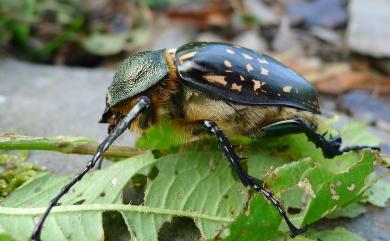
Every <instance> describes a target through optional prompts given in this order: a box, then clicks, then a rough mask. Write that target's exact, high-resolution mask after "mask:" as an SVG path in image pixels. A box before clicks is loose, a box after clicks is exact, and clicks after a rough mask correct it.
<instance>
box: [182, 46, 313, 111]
mask: <svg viewBox="0 0 390 241" xmlns="http://www.w3.org/2000/svg"><path fill="white" fill-rule="evenodd" d="M175 64H176V67H177V72H178V74H179V76H180V79H181V81H182V82H183V83H184V84H186V85H189V86H191V87H193V88H195V89H198V90H200V91H202V92H206V93H208V94H210V95H211V96H216V97H219V98H222V99H224V100H227V101H231V102H235V103H239V104H243V105H278V106H288V107H293V108H297V109H302V110H307V111H310V112H314V113H319V112H320V109H319V106H318V101H317V92H316V90H315V89H314V87H313V86H312V85H311V84H310V83H309V82H308V81H307V80H306V79H304V78H303V77H302V76H300V75H298V74H297V73H295V72H294V71H293V70H291V69H289V68H288V67H286V66H285V65H283V64H281V63H280V62H278V61H277V60H275V59H273V58H271V57H270V56H268V55H266V54H261V53H258V52H255V51H253V50H251V49H247V48H243V47H238V46H233V45H230V44H225V43H190V44H186V45H184V46H182V47H180V48H178V49H177V51H176V55H175Z"/></svg>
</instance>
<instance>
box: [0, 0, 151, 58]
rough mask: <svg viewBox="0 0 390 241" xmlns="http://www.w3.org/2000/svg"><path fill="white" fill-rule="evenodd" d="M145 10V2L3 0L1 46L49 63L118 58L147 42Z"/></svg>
mask: <svg viewBox="0 0 390 241" xmlns="http://www.w3.org/2000/svg"><path fill="white" fill-rule="evenodd" d="M145 9H146V7H145V5H144V4H143V3H142V1H111V2H110V1H102V2H95V1H92V2H88V1H82V0H68V1H51V0H21V1H13V0H4V1H1V2H0V28H1V29H2V31H1V32H0V45H1V46H2V48H5V49H6V50H7V51H9V52H11V53H12V54H16V55H19V56H21V57H26V58H28V59H30V60H33V61H40V62H50V63H51V62H55V61H57V62H61V61H72V59H75V58H77V57H80V55H113V54H118V53H120V52H121V51H123V50H131V49H133V48H138V47H139V46H140V44H141V43H144V42H146V39H147V38H148V34H149V31H148V28H144V27H145V23H146V21H145V18H146V17H145V16H147V14H144V11H143V10H145ZM114 13H115V14H114ZM139 29H145V31H142V32H140V31H139ZM130 30H131V31H130ZM134 30H135V31H134ZM137 30H138V31H137ZM74 56H77V57H74ZM64 59H65V60H64ZM70 64H72V63H70Z"/></svg>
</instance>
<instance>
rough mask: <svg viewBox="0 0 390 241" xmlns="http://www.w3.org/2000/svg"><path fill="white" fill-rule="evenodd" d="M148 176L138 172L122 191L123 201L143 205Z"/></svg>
mask: <svg viewBox="0 0 390 241" xmlns="http://www.w3.org/2000/svg"><path fill="white" fill-rule="evenodd" d="M146 180H147V178H146V176H144V175H140V174H137V175H135V176H134V177H133V178H132V179H130V181H129V182H128V183H127V184H126V186H125V187H124V188H123V191H122V194H123V195H122V203H123V204H132V205H141V204H142V203H144V196H145V186H146Z"/></svg>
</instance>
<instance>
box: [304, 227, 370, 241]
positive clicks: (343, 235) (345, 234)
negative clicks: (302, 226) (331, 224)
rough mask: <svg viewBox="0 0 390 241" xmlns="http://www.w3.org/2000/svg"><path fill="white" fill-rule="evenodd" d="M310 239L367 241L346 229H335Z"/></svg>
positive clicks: (316, 233)
mask: <svg viewBox="0 0 390 241" xmlns="http://www.w3.org/2000/svg"><path fill="white" fill-rule="evenodd" d="M309 237H310V238H313V239H316V240H321V241H365V240H366V239H364V238H362V237H360V236H359V235H357V234H355V233H352V232H350V231H348V230H346V229H345V228H341V227H338V228H335V229H334V230H330V231H320V232H315V233H313V234H311V235H309Z"/></svg>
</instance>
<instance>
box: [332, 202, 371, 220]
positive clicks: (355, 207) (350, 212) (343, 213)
mask: <svg viewBox="0 0 390 241" xmlns="http://www.w3.org/2000/svg"><path fill="white" fill-rule="evenodd" d="M367 211H368V210H367V208H366V207H365V206H364V205H363V204H360V203H352V204H350V205H348V206H346V207H344V208H339V209H336V210H335V211H334V212H333V213H331V214H329V215H328V216H326V217H327V218H332V219H333V218H340V217H345V218H356V217H358V216H360V215H362V214H363V213H366V212H367Z"/></svg>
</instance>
